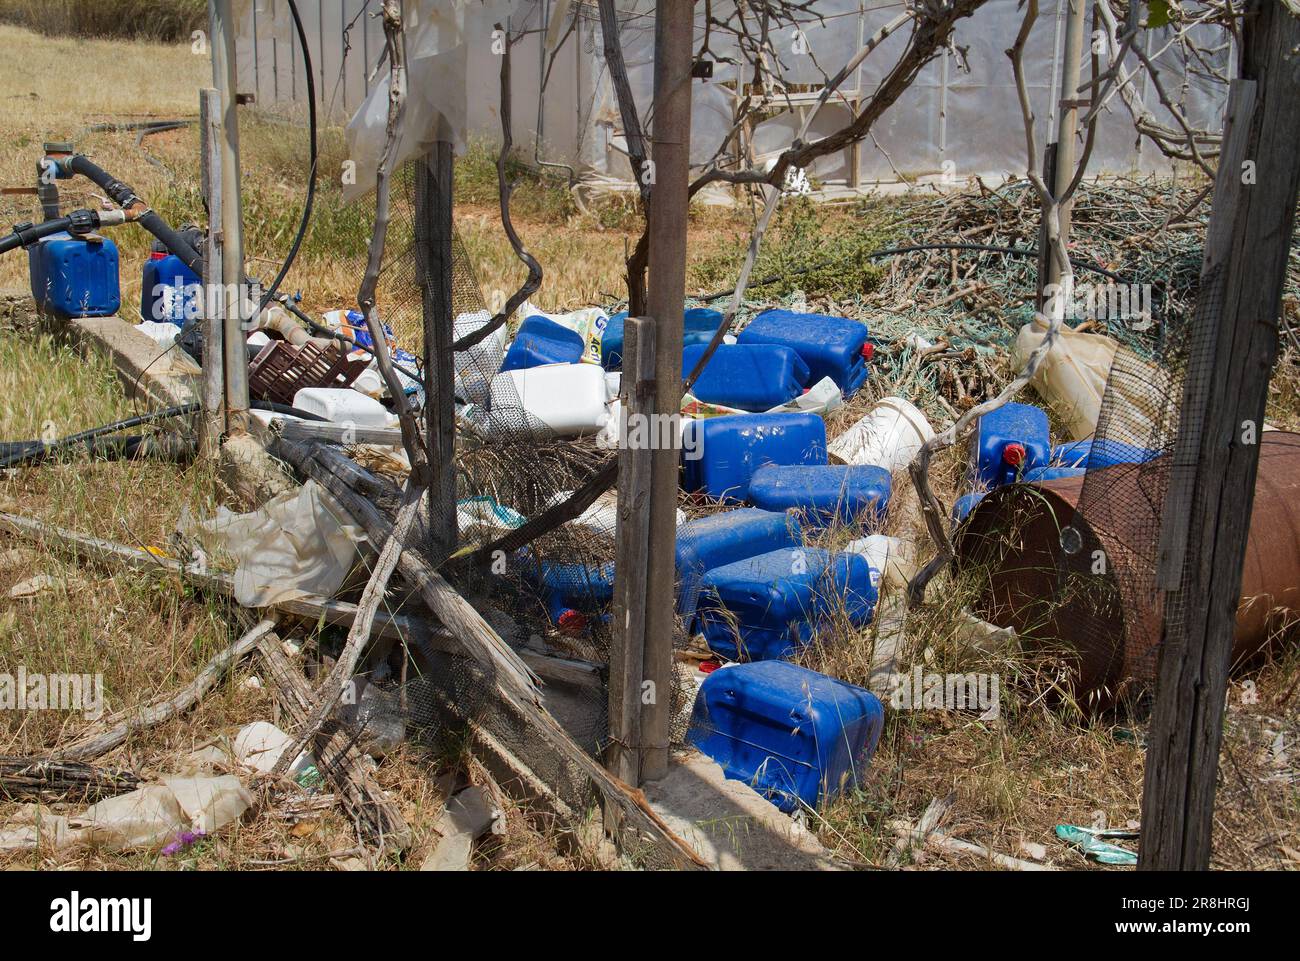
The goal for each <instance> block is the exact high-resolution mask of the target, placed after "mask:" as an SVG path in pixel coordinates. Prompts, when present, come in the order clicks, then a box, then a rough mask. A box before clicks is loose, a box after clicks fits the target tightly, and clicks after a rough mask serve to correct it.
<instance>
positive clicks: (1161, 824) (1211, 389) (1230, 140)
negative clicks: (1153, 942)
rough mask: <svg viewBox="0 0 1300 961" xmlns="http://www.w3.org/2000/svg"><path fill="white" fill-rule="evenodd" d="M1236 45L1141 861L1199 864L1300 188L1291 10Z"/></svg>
mask: <svg viewBox="0 0 1300 961" xmlns="http://www.w3.org/2000/svg"><path fill="white" fill-rule="evenodd" d="M1242 46H1243V51H1244V56H1243V60H1242V76H1243V78H1244V80H1240V81H1234V83H1233V88H1232V91H1231V96H1230V100H1229V111H1230V115H1229V120H1230V123H1229V124H1228V125H1226V127H1225V134H1224V144H1223V150H1222V155H1221V157H1220V162H1219V171H1218V175H1217V177H1216V179H1215V190H1214V207H1213V213H1212V215H1211V220H1210V231H1209V236H1208V237H1207V240H1206V250H1205V260H1204V263H1203V265H1202V272H1201V290H1200V295H1199V296H1200V297H1201V298H1202V303H1201V304H1200V305H1199V306H1198V311H1197V318H1196V321H1195V323H1196V326H1195V328H1194V329H1193V330H1192V332H1191V334H1192V338H1193V340H1192V344H1191V352H1190V361H1189V364H1188V371H1187V378H1188V390H1187V391H1185V393H1184V398H1183V410H1182V413H1181V420H1180V427H1179V437H1178V446H1179V448H1180V450H1179V451H1178V452H1176V454H1175V461H1174V470H1173V471H1172V472H1171V475H1170V480H1169V491H1168V493H1167V494H1166V497H1165V503H1164V507H1163V511H1162V514H1163V516H1164V518H1165V524H1166V525H1169V524H1179V525H1180V526H1181V527H1182V528H1183V529H1184V532H1183V533H1182V534H1180V535H1178V536H1173V537H1170V536H1167V531H1162V549H1164V550H1165V551H1167V553H1165V555H1164V556H1163V557H1162V560H1161V569H1160V572H1159V579H1160V583H1161V584H1162V585H1167V584H1168V583H1169V582H1170V581H1171V580H1172V577H1173V575H1174V574H1177V577H1178V586H1177V590H1175V591H1171V592H1169V593H1168V594H1167V595H1166V605H1165V627H1164V635H1163V643H1162V644H1161V651H1160V666H1159V673H1158V687H1157V690H1156V702H1155V708H1154V712H1153V714H1152V718H1151V727H1150V732H1149V734H1148V739H1147V740H1148V747H1147V760H1146V778H1145V783H1144V785H1143V793H1142V840H1141V852H1140V855H1139V858H1140V860H1139V867H1141V868H1144V869H1150V870H1204V869H1206V868H1208V867H1209V863H1210V847H1211V838H1212V828H1213V820H1214V788H1215V778H1216V776H1217V773H1218V763H1219V747H1220V741H1221V739H1222V734H1223V712H1224V704H1225V700H1226V695H1227V674H1228V669H1229V667H1230V664H1229V658H1230V656H1231V649H1232V639H1233V632H1234V629H1235V621H1236V614H1237V605H1238V600H1239V598H1240V595H1241V567H1242V563H1243V559H1244V557H1245V551H1246V536H1247V532H1248V530H1249V528H1250V514H1251V507H1252V504H1253V501H1254V492H1255V474H1256V469H1257V467H1258V464H1259V438H1260V433H1261V431H1262V430H1263V424H1264V410H1265V404H1266V401H1267V399H1268V382H1269V374H1270V373H1271V371H1272V368H1273V363H1274V360H1275V359H1276V355H1277V346H1278V330H1277V324H1278V316H1279V314H1280V311H1281V297H1282V285H1283V282H1284V280H1285V276H1286V264H1287V256H1288V252H1289V246H1290V240H1291V232H1292V228H1293V227H1294V218H1295V205H1296V194H1297V187H1300V129H1298V128H1297V127H1296V124H1295V118H1294V116H1293V114H1294V105H1295V104H1296V103H1297V102H1300V74H1298V73H1297V71H1296V68H1295V60H1294V53H1293V51H1294V50H1295V49H1296V48H1297V46H1300V20H1297V19H1296V18H1295V17H1294V16H1293V15H1291V14H1290V13H1288V11H1287V9H1286V8H1285V7H1284V6H1283V5H1282V4H1280V3H1277V2H1275V0H1251V2H1250V3H1249V4H1248V5H1247V9H1246V16H1245V32H1244V41H1243V44H1242ZM1252 88H1253V90H1252ZM1252 104H1253V106H1252ZM1207 308H1208V309H1207ZM1184 425H1186V427H1187V433H1186V438H1185V437H1184ZM1185 444H1188V445H1190V444H1195V445H1196V446H1195V453H1196V457H1195V461H1194V464H1195V469H1194V470H1179V469H1178V468H1179V463H1180V460H1182V461H1184V462H1186V460H1185V453H1186V452H1185V449H1184V445H1185ZM1180 455H1183V456H1181V457H1180Z"/></svg>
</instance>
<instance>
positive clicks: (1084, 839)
mask: <svg viewBox="0 0 1300 961" xmlns="http://www.w3.org/2000/svg"><path fill="white" fill-rule="evenodd" d="M1056 836H1057V837H1058V838H1060V839H1061V840H1062V841H1064V842H1066V843H1067V844H1073V845H1074V846H1075V847H1077V848H1078V849H1079V850H1080V851H1082V852H1083V855H1084V857H1086V858H1090V859H1091V860H1093V861H1097V862H1098V863H1100V864H1116V865H1121V866H1124V867H1133V866H1136V865H1137V863H1138V856H1137V855H1136V854H1134V853H1133V852H1132V851H1130V850H1128V848H1122V847H1120V846H1119V845H1117V844H1111V843H1109V841H1107V840H1106V839H1107V838H1113V839H1115V840H1136V839H1137V837H1138V832H1137V831H1133V830H1130V829H1128V828H1109V829H1105V830H1097V829H1095V828H1081V827H1078V826H1076V825H1073V824H1058V825H1057V826H1056Z"/></svg>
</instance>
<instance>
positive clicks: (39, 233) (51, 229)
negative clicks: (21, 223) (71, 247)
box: [0, 217, 72, 254]
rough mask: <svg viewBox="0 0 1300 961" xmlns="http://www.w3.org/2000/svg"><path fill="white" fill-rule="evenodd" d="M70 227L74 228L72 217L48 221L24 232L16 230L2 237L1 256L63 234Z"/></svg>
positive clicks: (26, 228) (0, 244)
mask: <svg viewBox="0 0 1300 961" xmlns="http://www.w3.org/2000/svg"><path fill="white" fill-rule="evenodd" d="M70 226H72V218H71V217H56V218H55V219H54V220H47V221H45V222H44V223H40V224H35V225H34V226H31V227H24V228H23V229H22V230H17V229H15V230H14V232H13V233H11V234H6V235H5V236H3V237H0V254H7V253H9V251H11V250H17V249H18V248H20V247H30V246H31V245H32V244H34V243H36V241H38V240H40V239H41V238H42V237H48V236H50V234H57V233H61V232H62V231H65V230H67V229H68V228H69V227H70Z"/></svg>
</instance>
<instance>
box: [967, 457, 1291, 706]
mask: <svg viewBox="0 0 1300 961" xmlns="http://www.w3.org/2000/svg"><path fill="white" fill-rule="evenodd" d="M1168 461H1169V458H1167V457H1161V458H1157V459H1156V460H1153V461H1149V462H1147V463H1146V464H1121V465H1116V466H1114V467H1108V468H1106V469H1105V470H1102V471H1096V472H1093V473H1091V474H1089V475H1088V476H1087V477H1086V478H1082V477H1080V478H1069V479H1064V480H1055V481H1049V482H1046V483H1043V484H1014V485H1009V486H1006V487H1001V488H998V489H996V490H994V491H992V492H990V493H989V494H988V495H987V496H986V497H985V498H984V499H983V501H981V502H980V504H979V506H978V507H976V508H975V510H974V511H972V512H971V514H970V516H969V517H968V518H967V520H966V522H965V523H964V524H963V525H962V527H961V529H960V531H959V533H958V535H957V538H956V543H955V547H956V552H957V557H956V560H955V567H956V569H957V571H958V572H959V574H964V575H968V579H969V581H970V582H971V583H972V584H973V585H974V589H975V592H976V593H975V597H974V599H973V602H972V607H973V608H974V610H975V612H976V613H977V614H979V616H981V617H983V618H984V619H986V620H988V621H991V622H992V623H994V624H998V625H1001V626H1010V627H1013V628H1015V630H1016V632H1017V633H1018V634H1019V635H1020V636H1021V637H1022V638H1023V639H1024V641H1025V643H1026V644H1027V645H1028V646H1030V647H1034V648H1039V649H1044V650H1050V651H1054V652H1056V653H1058V654H1059V655H1060V656H1061V657H1062V658H1063V659H1064V660H1065V661H1066V662H1067V663H1068V664H1069V665H1070V666H1071V668H1072V671H1073V674H1074V687H1075V695H1076V697H1082V698H1083V699H1084V700H1086V701H1088V702H1090V703H1092V704H1094V705H1097V706H1101V705H1105V704H1109V703H1111V702H1113V700H1114V698H1115V697H1117V696H1118V694H1119V693H1120V692H1121V691H1123V690H1125V689H1126V688H1128V687H1130V686H1132V685H1133V684H1134V683H1137V684H1140V685H1145V684H1149V683H1151V682H1152V681H1153V680H1154V678H1155V673H1156V667H1157V654H1158V651H1159V645H1160V635H1161V628H1162V624H1163V619H1164V611H1165V595H1164V594H1162V593H1161V592H1159V591H1157V590H1156V587H1155V574H1156V556H1157V549H1158V545H1159V530H1160V517H1159V509H1160V504H1161V502H1162V501H1163V492H1164V489H1165V485H1166V484H1167V480H1168V472H1169V465H1168ZM1085 484H1087V485H1089V487H1088V491H1089V493H1088V494H1087V495H1086V496H1081V495H1084V492H1085ZM1063 532H1064V533H1065V535H1066V538H1065V543H1066V544H1067V546H1068V548H1069V552H1068V554H1067V552H1066V548H1063V546H1062V544H1063V537H1062V534H1063ZM1098 552H1100V553H1098ZM1095 557H1101V558H1102V559H1103V563H1102V564H1101V565H1099V566H1100V567H1101V568H1102V570H1101V572H1100V573H1098V572H1097V570H1096V569H1095V568H1094V569H1091V570H1089V569H1088V568H1087V565H1089V564H1090V563H1093V561H1092V559H1093V558H1095ZM1089 574H1091V575H1093V576H1091V577H1090V576H1088V575H1089ZM1297 617H1300V434H1293V433H1287V432H1283V431H1265V432H1264V433H1263V434H1262V436H1261V441H1260V459H1259V473H1258V476H1257V478H1256V484H1255V501H1254V508H1253V510H1252V513H1251V521H1250V533H1249V537H1248V541H1247V545H1246V557H1245V564H1244V567H1243V569H1242V582H1241V596H1240V598H1239V600H1238V605H1237V626H1236V637H1235V641H1234V644H1233V649H1232V658H1233V664H1234V666H1237V665H1241V664H1244V663H1246V662H1248V661H1250V660H1251V659H1252V658H1254V657H1256V656H1257V655H1259V654H1261V653H1262V652H1263V651H1264V649H1265V648H1266V647H1267V646H1268V645H1269V642H1270V641H1271V640H1274V639H1276V638H1278V637H1279V636H1281V635H1283V634H1284V633H1285V632H1283V631H1280V630H1279V627H1283V626H1286V625H1288V624H1290V623H1292V622H1293V621H1295V620H1296V619H1297Z"/></svg>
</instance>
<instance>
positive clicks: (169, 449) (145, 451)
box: [0, 434, 198, 467]
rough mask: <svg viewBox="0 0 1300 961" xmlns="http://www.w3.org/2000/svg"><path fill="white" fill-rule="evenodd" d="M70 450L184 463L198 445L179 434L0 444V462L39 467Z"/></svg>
mask: <svg viewBox="0 0 1300 961" xmlns="http://www.w3.org/2000/svg"><path fill="white" fill-rule="evenodd" d="M72 447H78V448H84V449H85V452H86V453H87V454H89V455H90V456H92V457H100V458H104V459H107V460H142V459H144V458H147V457H162V458H165V459H167V460H171V461H176V462H179V463H185V462H187V461H189V460H191V459H192V458H193V457H194V455H195V453H196V452H197V451H198V442H197V440H196V439H195V438H194V437H193V436H185V435H180V434H110V435H108V436H107V437H90V438H88V439H86V440H84V441H81V442H80V443H79V444H64V445H59V446H55V445H53V444H51V445H45V444H42V443H41V442H40V441H17V442H5V443H0V461H3V466H5V467H19V466H23V465H31V464H39V463H41V462H42V461H46V460H49V459H50V458H51V457H53V456H54V455H55V454H57V453H60V452H62V451H66V450H68V449H69V448H72Z"/></svg>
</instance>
